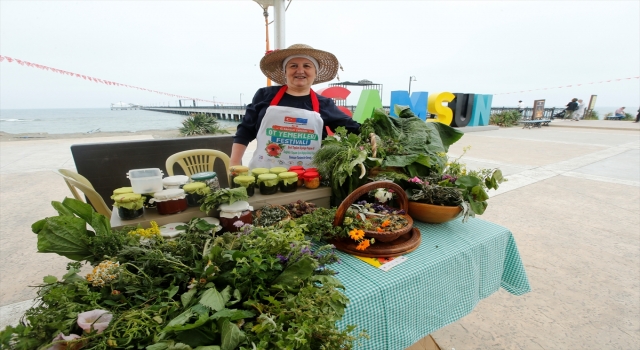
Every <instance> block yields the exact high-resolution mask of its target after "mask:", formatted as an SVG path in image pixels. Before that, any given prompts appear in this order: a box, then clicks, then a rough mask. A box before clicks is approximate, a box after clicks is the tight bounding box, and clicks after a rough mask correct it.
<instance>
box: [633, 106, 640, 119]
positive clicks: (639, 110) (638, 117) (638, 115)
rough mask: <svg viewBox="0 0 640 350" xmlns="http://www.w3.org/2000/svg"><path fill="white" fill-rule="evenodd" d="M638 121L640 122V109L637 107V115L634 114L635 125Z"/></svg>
mask: <svg viewBox="0 0 640 350" xmlns="http://www.w3.org/2000/svg"><path fill="white" fill-rule="evenodd" d="M638 120H640V107H638V114H636V121H635V122H634V123H637V122H638Z"/></svg>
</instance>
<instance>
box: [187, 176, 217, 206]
mask: <svg viewBox="0 0 640 350" xmlns="http://www.w3.org/2000/svg"><path fill="white" fill-rule="evenodd" d="M182 189H183V190H184V193H186V194H187V204H188V205H189V206H190V207H197V206H199V205H200V203H199V202H200V200H201V199H202V197H204V196H206V195H207V194H209V192H211V189H210V188H209V186H207V184H205V183H204V182H191V183H188V184H185V185H184V186H182Z"/></svg>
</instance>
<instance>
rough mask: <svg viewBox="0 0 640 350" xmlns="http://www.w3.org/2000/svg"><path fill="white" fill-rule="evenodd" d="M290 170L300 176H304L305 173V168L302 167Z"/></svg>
mask: <svg viewBox="0 0 640 350" xmlns="http://www.w3.org/2000/svg"><path fill="white" fill-rule="evenodd" d="M289 171H291V172H292V173H296V174H298V177H302V174H304V170H302V169H300V170H291V169H289Z"/></svg>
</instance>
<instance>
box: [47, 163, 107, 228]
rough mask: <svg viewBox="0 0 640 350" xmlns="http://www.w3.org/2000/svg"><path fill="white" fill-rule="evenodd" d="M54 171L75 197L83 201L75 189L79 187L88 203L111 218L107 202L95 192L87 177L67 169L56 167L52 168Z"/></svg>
mask: <svg viewBox="0 0 640 350" xmlns="http://www.w3.org/2000/svg"><path fill="white" fill-rule="evenodd" d="M54 172H55V173H56V174H58V175H60V176H62V178H63V179H64V182H65V183H66V184H67V187H69V190H70V191H71V193H72V194H73V197H74V198H75V199H77V200H79V201H83V202H84V199H83V198H82V196H80V194H79V193H78V191H77V190H76V189H79V190H80V191H82V193H84V195H85V196H86V197H87V198H88V199H89V203H90V204H91V205H92V206H93V208H94V209H95V210H96V212H98V213H100V214H102V215H104V216H106V217H107V218H111V209H110V208H109V206H108V205H107V203H105V202H104V199H102V196H101V195H100V194H98V192H96V190H95V189H94V188H93V185H91V183H90V182H89V180H87V178H85V177H84V176H82V175H80V174H78V173H76V172H73V171H71V170H67V169H58V170H54Z"/></svg>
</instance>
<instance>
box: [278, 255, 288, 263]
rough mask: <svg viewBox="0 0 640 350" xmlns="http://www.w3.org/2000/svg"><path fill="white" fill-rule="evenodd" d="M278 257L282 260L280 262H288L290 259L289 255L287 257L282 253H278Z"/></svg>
mask: <svg viewBox="0 0 640 350" xmlns="http://www.w3.org/2000/svg"><path fill="white" fill-rule="evenodd" d="M276 258H278V260H280V263H282V264H284V263H286V262H287V260H289V258H287V257H285V256H283V255H280V254H278V255H276Z"/></svg>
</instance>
